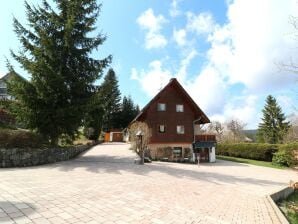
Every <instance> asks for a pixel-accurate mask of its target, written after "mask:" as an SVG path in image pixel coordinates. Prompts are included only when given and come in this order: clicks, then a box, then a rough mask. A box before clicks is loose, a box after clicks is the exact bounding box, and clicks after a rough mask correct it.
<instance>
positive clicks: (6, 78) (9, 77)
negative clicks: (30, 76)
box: [0, 72, 25, 82]
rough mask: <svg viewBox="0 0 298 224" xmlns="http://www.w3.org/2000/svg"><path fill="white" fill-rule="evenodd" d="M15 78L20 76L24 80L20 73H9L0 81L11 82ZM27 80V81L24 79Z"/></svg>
mask: <svg viewBox="0 0 298 224" xmlns="http://www.w3.org/2000/svg"><path fill="white" fill-rule="evenodd" d="M13 76H19V77H20V78H22V79H24V78H23V77H22V76H20V75H19V74H18V73H16V72H9V73H7V74H6V75H4V76H2V77H1V78H0V81H5V82H6V81H9V80H10V79H11V78H12V77H13ZM24 80H25V79H24Z"/></svg>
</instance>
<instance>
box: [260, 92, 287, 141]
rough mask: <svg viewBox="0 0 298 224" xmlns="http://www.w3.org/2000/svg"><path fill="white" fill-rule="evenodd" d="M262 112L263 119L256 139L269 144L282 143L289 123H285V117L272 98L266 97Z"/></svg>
mask: <svg viewBox="0 0 298 224" xmlns="http://www.w3.org/2000/svg"><path fill="white" fill-rule="evenodd" d="M262 112H263V118H262V123H260V124H259V130H258V139H259V140H262V141H264V142H266V143H271V144H276V143H282V142H283V138H284V136H285V135H286V134H287V132H288V130H289V128H290V122H286V117H285V115H284V113H282V110H281V107H280V106H279V105H278V104H277V102H276V99H275V98H274V97H273V96H271V95H269V96H268V97H267V99H266V104H265V107H264V109H263V110H262Z"/></svg>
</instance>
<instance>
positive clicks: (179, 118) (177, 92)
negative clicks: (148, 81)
mask: <svg viewBox="0 0 298 224" xmlns="http://www.w3.org/2000/svg"><path fill="white" fill-rule="evenodd" d="M134 121H141V122H146V123H147V124H148V126H149V127H150V128H151V130H152V137H151V139H150V144H149V145H148V148H149V151H150V156H151V157H152V158H153V159H164V160H169V161H182V160H189V161H195V160H196V158H197V155H196V154H194V152H196V148H200V146H199V144H196V145H195V144H193V143H196V142H197V143H198V142H199V141H200V142H202V141H203V142H207V141H205V140H202V139H204V138H202V136H201V137H199V136H197V134H198V130H199V129H200V128H199V125H202V124H206V123H210V120H209V118H208V117H207V116H206V114H205V113H204V112H203V111H202V110H201V109H200V108H199V106H198V105H197V104H196V103H195V102H194V100H193V99H192V98H191V97H190V96H189V94H188V93H187V92H186V91H185V89H184V88H183V87H182V86H181V85H180V83H179V82H178V81H177V79H175V78H173V79H171V80H170V82H169V83H168V84H167V85H166V86H165V87H164V88H163V89H162V90H161V91H160V92H159V93H158V94H157V95H156V96H155V97H154V98H153V99H152V100H151V101H150V102H149V103H148V104H147V105H146V106H145V107H144V108H143V110H142V111H141V112H140V114H139V115H138V116H137V117H136V118H135V119H134ZM211 138H212V142H215V137H214V136H213V137H209V138H208V141H209V140H211ZM197 140H198V141H197ZM213 145H214V144H213ZM193 146H195V148H193ZM205 146H206V147H205ZM205 146H204V149H205V148H206V149H207V148H208V147H207V146H208V145H205ZM209 151H210V150H209V149H208V150H205V151H204V150H197V153H198V155H200V161H211V160H213V159H212V158H210V155H209ZM207 154H208V155H207ZM211 157H212V156H211ZM214 157H215V154H214ZM214 160H215V158H214Z"/></svg>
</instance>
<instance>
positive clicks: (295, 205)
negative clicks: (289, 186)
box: [278, 192, 298, 224]
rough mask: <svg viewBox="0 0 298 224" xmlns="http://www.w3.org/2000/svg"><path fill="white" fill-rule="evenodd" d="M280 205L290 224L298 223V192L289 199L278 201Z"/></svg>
mask: <svg viewBox="0 0 298 224" xmlns="http://www.w3.org/2000/svg"><path fill="white" fill-rule="evenodd" d="M278 206H279V208H280V210H281V211H282V212H283V213H284V215H285V216H286V217H287V219H288V221H289V222H290V224H297V223H298V192H295V193H293V194H291V195H290V196H289V197H288V198H287V199H285V200H283V201H281V202H278Z"/></svg>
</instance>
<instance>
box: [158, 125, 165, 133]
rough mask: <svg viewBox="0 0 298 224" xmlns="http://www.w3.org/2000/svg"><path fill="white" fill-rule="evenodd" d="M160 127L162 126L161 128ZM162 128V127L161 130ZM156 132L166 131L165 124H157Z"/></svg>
mask: <svg viewBox="0 0 298 224" xmlns="http://www.w3.org/2000/svg"><path fill="white" fill-rule="evenodd" d="M161 127H163V128H161ZM162 129H163V131H162ZM158 132H159V133H165V132H166V126H165V125H164V124H160V125H158Z"/></svg>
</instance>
